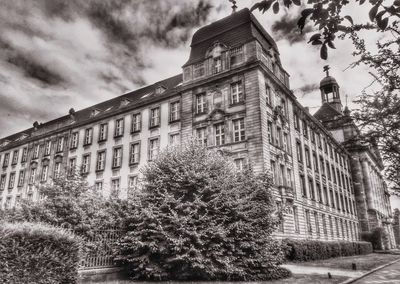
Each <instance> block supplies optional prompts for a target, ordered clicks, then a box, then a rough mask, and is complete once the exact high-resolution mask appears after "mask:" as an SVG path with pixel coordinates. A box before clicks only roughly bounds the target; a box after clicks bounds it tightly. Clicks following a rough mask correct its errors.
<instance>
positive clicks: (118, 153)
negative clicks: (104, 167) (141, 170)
mask: <svg viewBox="0 0 400 284" xmlns="http://www.w3.org/2000/svg"><path fill="white" fill-rule="evenodd" d="M121 165H122V147H117V148H114V151H113V162H112V167H113V168H119V167H121Z"/></svg>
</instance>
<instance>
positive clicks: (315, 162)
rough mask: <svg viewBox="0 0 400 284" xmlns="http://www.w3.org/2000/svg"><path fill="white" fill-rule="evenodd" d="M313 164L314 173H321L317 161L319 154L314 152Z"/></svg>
mask: <svg viewBox="0 0 400 284" xmlns="http://www.w3.org/2000/svg"><path fill="white" fill-rule="evenodd" d="M312 156H313V163H314V171H315V172H316V173H319V166H318V159H317V154H316V153H315V152H314V151H313V154H312Z"/></svg>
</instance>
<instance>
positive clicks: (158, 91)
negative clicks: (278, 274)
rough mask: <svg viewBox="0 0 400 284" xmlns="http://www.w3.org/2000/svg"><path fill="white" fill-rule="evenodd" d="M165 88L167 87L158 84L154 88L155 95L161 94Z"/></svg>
mask: <svg viewBox="0 0 400 284" xmlns="http://www.w3.org/2000/svg"><path fill="white" fill-rule="evenodd" d="M166 89H167V88H165V87H164V86H158V87H157V88H156V94H157V95H159V94H162V93H164V92H165V90H166Z"/></svg>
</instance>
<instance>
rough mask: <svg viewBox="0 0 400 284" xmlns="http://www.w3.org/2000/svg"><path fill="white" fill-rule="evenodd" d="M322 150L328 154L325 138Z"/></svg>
mask: <svg viewBox="0 0 400 284" xmlns="http://www.w3.org/2000/svg"><path fill="white" fill-rule="evenodd" d="M324 152H325V154H328V142H326V139H324Z"/></svg>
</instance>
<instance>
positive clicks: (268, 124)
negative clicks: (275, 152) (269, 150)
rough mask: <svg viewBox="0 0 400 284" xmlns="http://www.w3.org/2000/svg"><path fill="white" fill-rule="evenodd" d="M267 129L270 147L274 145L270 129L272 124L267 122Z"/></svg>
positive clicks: (272, 133) (271, 129)
mask: <svg viewBox="0 0 400 284" xmlns="http://www.w3.org/2000/svg"><path fill="white" fill-rule="evenodd" d="M267 127H268V142H269V143H270V144H272V145H274V131H273V128H272V122H271V121H268V122H267Z"/></svg>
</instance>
